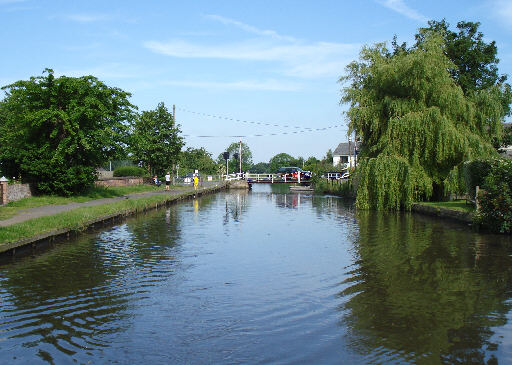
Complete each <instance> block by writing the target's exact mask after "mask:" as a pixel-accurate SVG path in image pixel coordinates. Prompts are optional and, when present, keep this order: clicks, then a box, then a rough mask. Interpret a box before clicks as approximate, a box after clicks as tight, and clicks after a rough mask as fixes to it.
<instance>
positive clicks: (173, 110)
mask: <svg viewBox="0 0 512 365" xmlns="http://www.w3.org/2000/svg"><path fill="white" fill-rule="evenodd" d="M172 119H174V124H175V125H176V105H174V104H172Z"/></svg>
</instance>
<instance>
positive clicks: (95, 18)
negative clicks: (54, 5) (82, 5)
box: [62, 14, 111, 23]
mask: <svg viewBox="0 0 512 365" xmlns="http://www.w3.org/2000/svg"><path fill="white" fill-rule="evenodd" d="M62 18H64V19H66V20H71V21H73V22H77V23H94V22H100V21H105V20H109V19H111V16H109V15H106V14H67V15H63V16H62Z"/></svg>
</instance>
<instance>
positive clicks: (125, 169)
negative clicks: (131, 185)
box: [114, 166, 148, 177]
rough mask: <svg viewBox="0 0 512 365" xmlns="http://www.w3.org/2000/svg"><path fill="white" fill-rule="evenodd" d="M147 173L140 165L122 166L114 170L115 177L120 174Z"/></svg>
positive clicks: (142, 174)
mask: <svg viewBox="0 0 512 365" xmlns="http://www.w3.org/2000/svg"><path fill="white" fill-rule="evenodd" d="M147 174H148V173H147V171H146V170H144V169H143V168H142V167H137V166H122V167H118V168H117V169H115V170H114V176H115V177H122V176H142V177H144V176H146V175H147Z"/></svg>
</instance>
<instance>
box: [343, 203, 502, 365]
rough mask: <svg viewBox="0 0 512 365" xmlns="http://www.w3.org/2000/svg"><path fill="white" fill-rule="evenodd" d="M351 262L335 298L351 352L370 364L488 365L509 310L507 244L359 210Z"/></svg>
mask: <svg viewBox="0 0 512 365" xmlns="http://www.w3.org/2000/svg"><path fill="white" fill-rule="evenodd" d="M357 220H358V223H359V237H358V238H357V239H355V240H354V247H355V249H356V252H357V255H358V260H357V261H356V262H355V264H354V265H353V267H352V270H351V271H350V272H349V273H348V275H349V278H348V279H347V280H346V281H345V282H344V283H343V284H344V285H348V287H347V288H346V289H344V290H343V291H342V292H341V293H340V295H341V296H343V297H344V298H346V301H345V302H344V303H343V304H342V305H341V306H340V311H341V312H342V313H343V317H342V318H343V320H342V325H343V326H347V327H348V328H349V329H350V331H349V332H348V334H347V336H348V337H349V343H351V347H352V348H353V349H354V350H355V351H357V352H358V353H361V354H369V355H367V356H368V357H369V359H370V360H372V361H373V360H378V361H377V362H396V363H402V362H404V361H408V362H410V363H439V362H446V363H464V364H468V363H482V364H483V363H493V362H494V361H495V360H496V358H495V355H496V354H495V353H496V351H497V349H498V347H499V345H500V340H501V339H500V338H497V337H495V336H494V337H493V334H494V332H493V328H495V327H499V326H503V325H505V323H506V322H507V316H506V315H507V313H508V312H509V311H510V309H511V303H510V300H509V299H510V297H511V294H512V291H511V289H512V265H511V264H512V262H511V257H510V250H509V247H510V246H509V243H510V242H509V238H504V237H498V236H480V235H475V234H473V233H472V232H470V231H468V230H467V229H466V228H465V227H460V226H449V225H447V223H446V222H440V221H433V220H430V219H422V218H421V217H418V216H412V215H411V214H382V213H380V214H377V213H375V212H358V214H357Z"/></svg>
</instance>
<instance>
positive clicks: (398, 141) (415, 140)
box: [341, 34, 504, 209]
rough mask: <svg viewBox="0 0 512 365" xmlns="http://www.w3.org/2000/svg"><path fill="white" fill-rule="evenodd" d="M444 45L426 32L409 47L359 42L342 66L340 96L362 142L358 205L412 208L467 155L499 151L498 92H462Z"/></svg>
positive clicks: (440, 186)
mask: <svg viewBox="0 0 512 365" xmlns="http://www.w3.org/2000/svg"><path fill="white" fill-rule="evenodd" d="M443 50H444V42H443V39H442V38H441V37H440V36H437V35H436V34H431V35H429V36H428V38H427V39H425V40H424V41H423V42H421V44H419V45H418V47H416V48H414V49H412V50H410V51H409V52H397V53H395V54H392V53H391V52H390V51H389V50H388V49H387V48H386V47H385V46H384V45H383V44H379V45H376V46H374V47H364V48H363V50H362V51H361V54H360V60H359V61H358V62H353V63H351V64H350V65H349V66H347V75H346V76H344V77H342V78H341V81H342V82H345V83H347V84H348V85H347V86H346V87H344V88H343V90H342V93H343V96H342V99H341V101H342V102H343V103H348V104H349V105H350V109H349V111H348V112H347V116H348V118H349V121H350V123H349V128H350V131H351V132H352V131H355V133H356V135H357V138H358V139H359V141H360V154H359V185H358V190H357V201H356V204H357V206H358V207H359V208H366V209H368V208H375V209H399V208H401V207H402V208H405V209H409V208H410V207H411V205H412V202H413V201H414V200H424V199H429V198H431V197H432V196H435V197H436V198H437V197H439V195H441V194H442V193H443V191H444V188H445V187H446V186H448V182H449V181H450V180H451V178H452V177H454V176H456V175H457V174H456V172H457V171H458V170H457V169H458V168H459V167H460V166H461V164H462V163H463V162H464V161H466V160H470V159H472V158H477V157H485V156H495V155H496V152H495V150H494V148H493V147H492V144H491V141H492V138H493V136H496V135H501V129H502V120H503V116H504V112H503V105H502V103H501V99H500V94H499V92H498V91H497V90H496V89H495V88H487V89H483V90H481V91H478V92H474V93H471V95H465V94H464V92H463V91H462V89H461V87H460V86H458V85H457V83H456V82H455V80H454V79H453V78H452V76H451V74H450V72H449V70H452V69H453V67H454V65H453V63H452V62H451V61H450V60H449V59H448V58H447V57H446V55H445V54H444V53H443Z"/></svg>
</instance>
